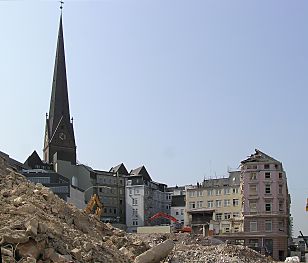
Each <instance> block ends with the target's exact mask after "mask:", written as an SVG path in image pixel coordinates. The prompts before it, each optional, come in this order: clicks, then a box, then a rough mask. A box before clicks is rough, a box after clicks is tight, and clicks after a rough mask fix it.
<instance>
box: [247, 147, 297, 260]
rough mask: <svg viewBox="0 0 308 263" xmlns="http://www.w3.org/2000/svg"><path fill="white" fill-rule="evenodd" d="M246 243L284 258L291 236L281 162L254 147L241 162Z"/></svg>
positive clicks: (286, 186)
mask: <svg viewBox="0 0 308 263" xmlns="http://www.w3.org/2000/svg"><path fill="white" fill-rule="evenodd" d="M241 175H242V179H243V199H244V211H243V214H244V232H245V235H244V236H243V241H244V242H245V244H246V245H248V246H250V247H252V248H254V249H255V250H257V251H260V252H261V253H263V254H267V255H270V256H272V257H273V258H274V259H276V260H284V259H285V257H286V256H287V248H288V238H289V236H290V202H291V200H290V195H289V192H288V185H287V177H286V173H285V171H284V169H283V166H282V163H281V162H279V161H277V160H275V159H274V158H272V157H270V156H269V155H267V154H265V153H263V152H261V151H260V150H255V153H254V154H252V155H251V156H250V157H248V158H247V159H245V160H243V161H242V162H241Z"/></svg>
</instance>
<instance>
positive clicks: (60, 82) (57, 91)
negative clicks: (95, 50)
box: [44, 10, 76, 164]
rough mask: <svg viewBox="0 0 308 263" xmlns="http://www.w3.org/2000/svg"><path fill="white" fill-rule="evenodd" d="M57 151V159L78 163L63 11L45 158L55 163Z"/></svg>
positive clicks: (47, 125) (46, 134) (47, 119)
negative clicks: (65, 48) (69, 93)
mask: <svg viewBox="0 0 308 263" xmlns="http://www.w3.org/2000/svg"><path fill="white" fill-rule="evenodd" d="M61 11H62V10H61ZM55 153H57V159H59V160H65V161H70V162H72V163H74V164H75V163H76V144H75V136H74V129H73V123H72V121H71V119H70V111H69V100H68V91H67V79H66V65H65V52H64V39H63V26H62V12H61V16H60V23H59V32H58V41H57V50H56V59H55V65H54V74H53V81H52V91H51V99H50V108H49V115H48V116H47V117H46V132H45V142H44V160H45V161H46V162H48V163H53V158H54V154H55Z"/></svg>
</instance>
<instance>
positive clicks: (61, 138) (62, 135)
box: [59, 132, 66, 141]
mask: <svg viewBox="0 0 308 263" xmlns="http://www.w3.org/2000/svg"><path fill="white" fill-rule="evenodd" d="M59 138H60V140H62V141H64V140H65V139H66V135H65V133H64V132H60V133H59Z"/></svg>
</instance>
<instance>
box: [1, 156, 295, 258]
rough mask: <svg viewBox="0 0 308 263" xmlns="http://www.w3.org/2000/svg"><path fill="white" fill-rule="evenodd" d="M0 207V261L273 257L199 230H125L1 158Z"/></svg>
mask: <svg viewBox="0 0 308 263" xmlns="http://www.w3.org/2000/svg"><path fill="white" fill-rule="evenodd" d="M0 207H1V211H0V222H1V225H0V246H1V257H0V262H12V263H13V262H20V263H21V262H24V263H26V262H27V263H35V262H40V263H43V262H46V263H50V262H136V263H146V262H157V263H158V262H174V263H176V262H178V263H179V262H208V263H222V262H224V263H228V262H230V263H231V262H234V263H235V262H237V263H241V262H243V263H244V262H249V263H273V262H275V261H273V260H272V259H271V258H270V257H265V256H263V255H261V254H259V253H258V252H256V251H254V250H252V249H250V248H248V247H246V246H241V245H231V244H228V242H222V241H220V240H218V239H215V238H211V237H203V236H202V235H192V234H191V233H171V234H138V233H137V234H136V233H133V234H129V233H126V232H125V231H123V230H120V229H117V228H114V227H112V225H111V224H105V223H102V222H101V221H99V220H98V217H97V214H95V212H94V213H87V212H85V211H83V210H80V209H78V208H76V207H75V206H73V205H71V204H67V203H66V202H65V201H63V200H62V199H60V198H59V197H58V196H56V195H55V194H53V193H52V192H51V191H50V190H49V189H48V188H46V187H44V186H43V185H41V184H33V183H31V182H29V181H28V180H27V179H26V178H25V177H24V176H23V175H21V174H19V173H18V172H16V171H14V170H13V169H12V168H9V166H8V165H7V164H6V162H5V160H4V159H3V158H0ZM287 260H288V259H287ZM286 262H297V261H286Z"/></svg>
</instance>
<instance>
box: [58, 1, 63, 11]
mask: <svg viewBox="0 0 308 263" xmlns="http://www.w3.org/2000/svg"><path fill="white" fill-rule="evenodd" d="M59 2H60V9H61V11H62V9H63V4H64V1H59Z"/></svg>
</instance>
